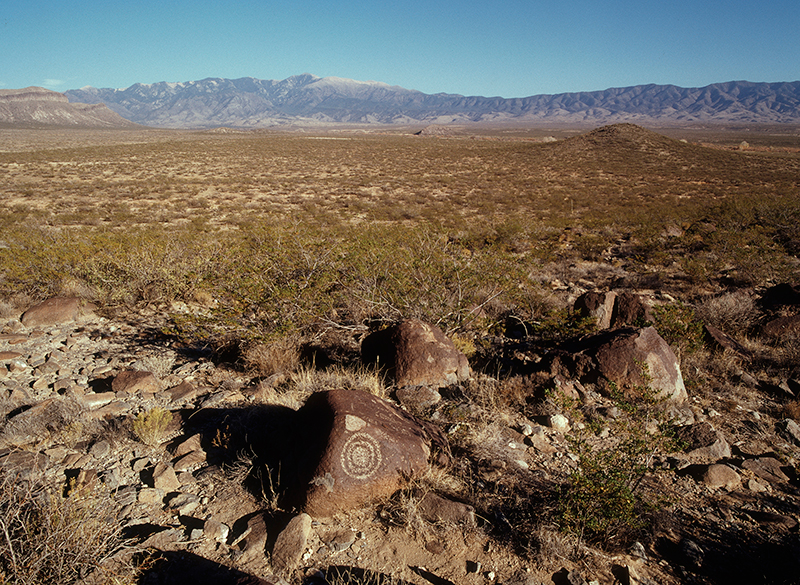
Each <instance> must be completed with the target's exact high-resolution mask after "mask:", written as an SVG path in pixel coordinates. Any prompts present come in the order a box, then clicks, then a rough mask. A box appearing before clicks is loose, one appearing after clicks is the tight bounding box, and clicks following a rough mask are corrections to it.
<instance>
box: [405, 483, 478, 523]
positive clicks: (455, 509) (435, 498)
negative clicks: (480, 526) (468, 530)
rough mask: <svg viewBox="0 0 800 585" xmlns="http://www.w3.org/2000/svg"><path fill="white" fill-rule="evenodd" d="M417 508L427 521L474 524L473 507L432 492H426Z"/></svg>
mask: <svg viewBox="0 0 800 585" xmlns="http://www.w3.org/2000/svg"><path fill="white" fill-rule="evenodd" d="M418 510H419V512H420V514H421V515H422V517H423V518H424V519H425V520H427V521H428V522H444V523H446V524H456V525H461V526H466V527H474V526H475V508H473V507H472V506H469V505H467V504H462V503H461V502H454V501H453V500H448V499H446V498H443V497H441V496H439V495H437V494H435V493H433V492H428V493H426V494H425V495H424V496H423V498H422V499H421V500H420V502H419V504H418Z"/></svg>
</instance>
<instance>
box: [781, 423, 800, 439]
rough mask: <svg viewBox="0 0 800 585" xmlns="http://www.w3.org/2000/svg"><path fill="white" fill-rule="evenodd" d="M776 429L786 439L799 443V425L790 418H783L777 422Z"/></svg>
mask: <svg viewBox="0 0 800 585" xmlns="http://www.w3.org/2000/svg"><path fill="white" fill-rule="evenodd" d="M778 431H779V432H781V433H782V434H783V435H784V436H785V437H786V438H787V439H789V440H790V441H793V442H794V443H795V444H796V445H800V425H799V424H797V423H796V422H795V421H794V420H792V419H790V418H786V419H783V420H782V421H781V422H779V423H778Z"/></svg>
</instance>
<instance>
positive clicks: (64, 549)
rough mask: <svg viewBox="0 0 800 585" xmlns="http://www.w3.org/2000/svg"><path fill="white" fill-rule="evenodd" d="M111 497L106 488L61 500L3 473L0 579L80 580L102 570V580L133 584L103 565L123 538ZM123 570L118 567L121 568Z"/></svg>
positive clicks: (24, 584) (23, 582)
mask: <svg viewBox="0 0 800 585" xmlns="http://www.w3.org/2000/svg"><path fill="white" fill-rule="evenodd" d="M115 512H116V509H115V504H114V501H113V499H112V498H111V497H110V496H109V495H108V494H107V493H105V492H103V491H102V490H100V491H97V490H93V491H92V493H89V494H87V493H81V495H80V496H78V495H75V496H72V497H68V498H63V497H62V496H61V494H60V493H58V491H57V490H51V489H48V488H46V487H44V486H43V485H42V484H39V483H37V481H36V480H35V479H34V478H31V477H29V478H28V479H25V480H21V479H20V478H19V477H17V476H15V475H14V474H13V473H11V472H10V471H8V470H4V471H3V472H2V476H0V583H8V584H9V585H11V584H14V585H17V584H19V585H38V584H40V583H64V584H69V583H77V582H78V581H79V580H81V579H83V578H84V577H87V576H88V575H90V574H93V573H94V574H95V575H97V574H98V573H97V571H101V573H100V574H101V575H103V579H101V581H102V582H117V583H126V582H127V583H132V582H133V577H135V575H134V574H133V571H131V572H130V573H129V574H127V575H125V574H116V575H114V574H107V573H106V572H105V571H104V569H103V563H104V561H105V560H107V559H108V558H109V557H110V556H112V555H113V554H114V553H115V552H116V551H118V550H119V549H120V548H121V546H122V544H123V540H122V538H121V534H120V533H121V528H120V526H119V523H118V522H117V521H116V516H115ZM117 569H118V570H120V567H118V568H117Z"/></svg>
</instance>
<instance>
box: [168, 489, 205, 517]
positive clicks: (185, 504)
mask: <svg viewBox="0 0 800 585" xmlns="http://www.w3.org/2000/svg"><path fill="white" fill-rule="evenodd" d="M199 505H200V498H199V497H198V496H196V495H194V494H178V495H176V496H174V497H172V498H170V500H169V501H168V502H167V510H169V511H170V512H173V513H178V514H179V515H181V516H189V515H190V514H191V513H192V512H194V511H195V510H196V509H197V507H198V506H199Z"/></svg>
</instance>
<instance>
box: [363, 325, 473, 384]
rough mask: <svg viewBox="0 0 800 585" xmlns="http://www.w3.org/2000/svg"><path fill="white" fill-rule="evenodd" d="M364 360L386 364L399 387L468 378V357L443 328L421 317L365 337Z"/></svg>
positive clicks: (458, 380) (457, 381)
mask: <svg viewBox="0 0 800 585" xmlns="http://www.w3.org/2000/svg"><path fill="white" fill-rule="evenodd" d="M362 356H363V357H364V359H365V361H368V362H378V363H381V364H385V365H386V366H387V367H388V368H389V369H390V370H391V371H392V372H393V373H394V377H395V382H396V384H397V386H398V387H403V386H432V387H434V388H439V387H443V386H449V385H451V384H457V383H459V382H463V381H465V380H468V379H469V375H470V374H469V363H468V361H467V358H466V356H465V355H464V354H463V353H461V352H460V351H458V349H456V346H455V345H454V344H453V342H452V341H451V340H450V339H449V338H448V337H447V336H446V335H445V334H444V333H443V332H442V330H441V329H439V328H438V327H436V326H434V325H430V324H428V323H423V322H422V321H420V320H419V319H408V320H405V321H402V322H401V323H399V324H398V325H395V326H393V327H389V328H387V329H384V330H382V331H378V332H375V333H373V334H371V335H369V336H367V338H365V339H364V341H363V343H362Z"/></svg>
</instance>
